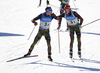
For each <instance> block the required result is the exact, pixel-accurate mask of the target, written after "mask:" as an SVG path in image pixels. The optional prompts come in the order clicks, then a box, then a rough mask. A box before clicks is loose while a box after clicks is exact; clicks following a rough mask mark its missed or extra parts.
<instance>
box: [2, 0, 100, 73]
mask: <svg viewBox="0 0 100 73" xmlns="http://www.w3.org/2000/svg"><path fill="white" fill-rule="evenodd" d="M49 1H50V4H51V7H52V9H53V12H54V13H55V14H56V15H59V11H58V10H59V7H60V2H59V1H58V0H49ZM74 3H75V5H74ZM74 3H73V0H71V1H70V6H71V8H75V7H76V8H78V10H77V12H78V13H79V14H80V15H81V16H82V17H83V19H84V22H83V25H85V24H87V23H89V22H92V21H94V20H96V19H99V18H100V0H76V1H74ZM38 4H39V0H0V73H100V20H99V21H96V22H94V23H92V24H89V25H87V26H85V27H83V28H82V29H81V32H82V36H81V41H82V59H83V62H80V61H79V58H78V55H77V39H76V35H74V36H75V40H74V47H73V51H74V56H73V57H74V59H75V62H72V61H71V60H70V58H69V43H70V38H69V33H68V32H59V33H60V53H59V47H58V32H57V31H54V29H56V28H57V26H58V22H57V21H56V20H55V19H54V20H52V23H51V27H50V35H51V46H52V58H53V60H54V62H49V61H48V58H47V44H46V41H45V39H44V37H42V38H41V40H40V41H39V43H38V45H36V46H35V47H34V50H33V51H32V54H31V55H39V56H38V57H31V58H25V59H20V60H16V61H12V62H6V61H8V60H11V59H14V58H18V57H21V56H23V55H24V54H26V53H27V52H28V49H29V47H30V45H31V44H32V42H33V40H34V38H35V36H36V34H37V32H38V29H39V23H40V22H39V21H37V22H38V25H37V26H36V27H35V30H34V31H33V33H32V35H31V38H30V39H29V40H27V39H28V37H29V35H30V33H31V32H32V29H33V28H34V24H33V23H32V22H31V19H33V18H34V17H36V16H37V15H39V14H40V13H43V12H44V11H45V7H46V0H43V1H42V5H41V7H37V6H38ZM57 11H58V12H57ZM61 29H62V30H65V29H66V21H65V19H64V18H63V20H62V26H61Z"/></svg>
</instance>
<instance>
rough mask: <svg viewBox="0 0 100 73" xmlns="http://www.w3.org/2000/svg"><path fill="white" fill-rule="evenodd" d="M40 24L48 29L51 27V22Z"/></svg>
mask: <svg viewBox="0 0 100 73" xmlns="http://www.w3.org/2000/svg"><path fill="white" fill-rule="evenodd" d="M40 26H41V27H42V28H45V29H48V28H49V27H50V22H41V24H40Z"/></svg>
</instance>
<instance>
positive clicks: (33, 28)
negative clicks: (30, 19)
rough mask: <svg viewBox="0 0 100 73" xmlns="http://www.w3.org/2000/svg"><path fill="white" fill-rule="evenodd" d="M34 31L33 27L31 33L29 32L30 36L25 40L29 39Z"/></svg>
mask: <svg viewBox="0 0 100 73" xmlns="http://www.w3.org/2000/svg"><path fill="white" fill-rule="evenodd" d="M34 29H35V27H34V28H33V30H32V32H31V34H30V36H29V37H28V39H27V40H29V39H30V37H31V35H32V33H33V31H34Z"/></svg>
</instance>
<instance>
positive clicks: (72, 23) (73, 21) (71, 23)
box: [67, 18, 78, 25]
mask: <svg viewBox="0 0 100 73" xmlns="http://www.w3.org/2000/svg"><path fill="white" fill-rule="evenodd" d="M67 23H68V25H76V24H77V23H78V20H77V18H76V19H75V20H70V21H67Z"/></svg>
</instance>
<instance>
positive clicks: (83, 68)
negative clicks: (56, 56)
mask: <svg viewBox="0 0 100 73" xmlns="http://www.w3.org/2000/svg"><path fill="white" fill-rule="evenodd" d="M99 63H100V62H99ZM26 64H40V65H46V66H55V67H64V68H73V69H76V68H77V69H81V70H80V71H84V70H89V71H100V69H99V68H90V67H83V66H75V65H69V64H64V63H59V62H54V64H52V63H50V64H49V62H48V64H47V63H38V61H37V62H31V63H26ZM55 64H56V65H55Z"/></svg>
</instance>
